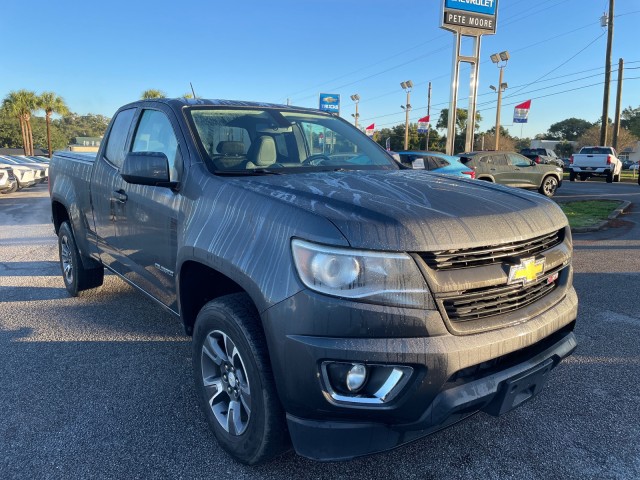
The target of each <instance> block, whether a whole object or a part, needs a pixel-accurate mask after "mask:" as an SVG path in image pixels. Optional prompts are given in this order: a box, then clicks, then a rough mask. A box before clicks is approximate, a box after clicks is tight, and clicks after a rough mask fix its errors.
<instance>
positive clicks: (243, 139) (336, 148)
mask: <svg viewBox="0 0 640 480" xmlns="http://www.w3.org/2000/svg"><path fill="white" fill-rule="evenodd" d="M188 113H189V116H190V120H191V122H190V123H191V125H192V128H193V129H194V133H195V136H196V137H197V139H198V143H199V147H200V149H201V151H202V153H203V156H204V157H205V159H206V160H207V161H208V162H209V163H210V166H211V167H212V170H213V171H215V172H216V173H221V174H224V173H229V174H239V175H241V174H252V173H276V174H277V173H290V172H291V173H293V172H299V171H301V170H303V171H308V170H315V171H317V170H340V169H377V170H379V169H393V170H395V169H398V166H397V165H396V164H395V162H394V161H393V159H392V158H391V157H390V156H389V155H387V153H386V152H385V151H384V150H382V149H381V148H380V147H378V145H376V144H375V143H374V142H372V141H371V140H369V139H368V138H367V137H365V136H364V135H362V133H361V132H359V131H358V130H356V129H355V128H354V127H352V126H351V125H350V124H348V123H347V122H345V121H343V120H341V119H339V118H336V117H332V116H329V115H322V114H314V113H309V112H302V111H295V110H294V111H292V110H286V109H283V110H278V109H274V108H265V109H259V108H251V109H228V108H224V109H221V108H198V107H195V108H191V109H188Z"/></svg>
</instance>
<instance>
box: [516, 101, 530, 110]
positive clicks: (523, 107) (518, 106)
mask: <svg viewBox="0 0 640 480" xmlns="http://www.w3.org/2000/svg"><path fill="white" fill-rule="evenodd" d="M515 108H522V109H524V110H529V109H530V108H531V100H527V101H526V102H522V103H521V104H520V105H516V107H515Z"/></svg>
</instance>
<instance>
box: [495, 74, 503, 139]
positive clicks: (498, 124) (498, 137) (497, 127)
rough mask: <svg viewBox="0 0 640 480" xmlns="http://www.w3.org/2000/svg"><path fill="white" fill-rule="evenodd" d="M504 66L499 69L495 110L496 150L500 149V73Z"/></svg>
mask: <svg viewBox="0 0 640 480" xmlns="http://www.w3.org/2000/svg"><path fill="white" fill-rule="evenodd" d="M503 73H504V68H501V69H500V80H499V81H498V111H497V112H496V151H497V150H500V109H501V108H502V74H503Z"/></svg>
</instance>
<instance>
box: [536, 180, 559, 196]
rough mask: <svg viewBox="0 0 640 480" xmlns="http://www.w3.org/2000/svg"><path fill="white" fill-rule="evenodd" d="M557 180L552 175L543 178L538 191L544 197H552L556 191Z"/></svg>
mask: <svg viewBox="0 0 640 480" xmlns="http://www.w3.org/2000/svg"><path fill="white" fill-rule="evenodd" d="M558 183H559V182H558V179H557V178H556V177H554V176H553V175H547V176H546V177H544V179H543V180H542V184H541V185H540V188H539V189H538V191H539V192H540V193H541V194H543V195H544V196H545V197H549V198H551V197H553V195H554V194H555V193H556V190H557V189H558Z"/></svg>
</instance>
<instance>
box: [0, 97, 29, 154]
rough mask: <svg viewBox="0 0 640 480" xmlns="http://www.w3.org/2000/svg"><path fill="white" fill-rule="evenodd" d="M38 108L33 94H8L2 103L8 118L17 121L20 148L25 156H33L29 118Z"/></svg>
mask: <svg viewBox="0 0 640 480" xmlns="http://www.w3.org/2000/svg"><path fill="white" fill-rule="evenodd" d="M37 108H38V97H37V95H36V94H35V92H32V91H29V90H24V89H23V90H18V91H12V92H9V94H8V95H7V96H6V97H5V99H4V100H3V102H2V110H4V111H5V112H6V114H7V115H8V116H10V117H13V118H16V119H18V121H19V123H20V129H21V132H22V147H23V149H24V154H25V155H33V131H32V129H31V116H32V115H33V112H34V110H36V109H37Z"/></svg>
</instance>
